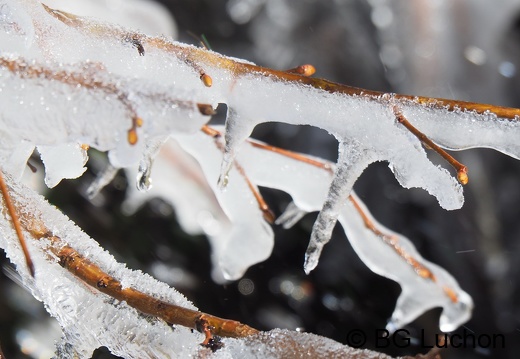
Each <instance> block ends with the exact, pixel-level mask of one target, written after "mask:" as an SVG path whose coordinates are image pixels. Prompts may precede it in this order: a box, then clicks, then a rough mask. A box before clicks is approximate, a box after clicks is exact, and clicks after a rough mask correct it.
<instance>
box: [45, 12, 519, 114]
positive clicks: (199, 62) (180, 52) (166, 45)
mask: <svg viewBox="0 0 520 359" xmlns="http://www.w3.org/2000/svg"><path fill="white" fill-rule="evenodd" d="M42 6H43V7H44V8H45V10H47V11H48V12H49V14H51V15H52V16H54V17H55V18H56V19H58V20H60V21H62V22H63V23H65V24H67V25H68V26H71V27H74V28H76V29H79V30H82V31H85V32H87V33H89V34H92V35H97V36H100V35H104V36H107V35H113V36H118V37H124V36H127V37H130V38H132V37H135V36H137V37H138V38H139V40H140V43H141V44H142V45H143V46H147V47H152V48H155V49H160V50H163V51H166V52H170V53H172V54H175V56H177V57H178V58H181V59H183V60H184V61H186V63H188V64H190V65H192V66H194V69H195V70H196V71H198V72H199V73H200V69H201V67H202V66H203V65H204V64H206V65H209V66H216V67H219V68H221V69H227V70H229V71H231V72H232V73H233V74H235V75H236V76H240V75H244V74H252V73H254V74H257V75H258V76H264V77H268V78H270V79H272V80H275V81H284V82H297V83H302V84H306V85H309V86H312V87H314V88H316V89H321V90H324V91H328V92H331V93H342V94H346V95H351V96H362V97H364V98H367V99H370V100H373V101H377V102H381V103H385V104H387V103H388V94H386V93H384V92H380V91H373V90H366V89H362V88H358V87H352V86H347V85H343V84H338V83H335V82H332V81H328V80H325V79H320V78H313V77H310V76H308V75H307V73H306V72H305V71H303V72H302V69H300V70H298V71H292V70H288V71H280V70H273V69H270V68H266V67H262V66H257V65H254V64H251V63H246V62H239V61H235V60H234V59H231V58H228V57H225V56H223V55H220V54H218V53H216V52H213V51H208V50H206V49H204V48H198V47H193V46H185V45H180V44H178V43H174V42H171V41H168V40H166V39H164V38H161V37H150V36H145V35H141V34H138V33H135V32H131V31H128V32H126V31H121V30H118V29H116V28H110V27H108V26H106V25H103V24H95V25H94V23H90V22H88V21H84V20H83V19H82V18H81V17H79V16H76V15H72V14H69V13H66V12H63V11H59V10H53V9H51V8H49V7H47V6H45V5H43V4H42ZM303 66H306V65H303ZM296 69H298V68H296ZM201 75H202V73H201ZM392 96H393V99H395V100H398V101H408V102H410V103H415V104H417V105H420V106H428V107H432V108H437V109H445V110H447V111H461V110H462V111H471V112H475V113H478V114H486V113H492V114H495V115H496V116H498V117H500V118H504V119H509V120H518V119H519V118H520V109H516V108H510V107H502V106H495V105H488V104H482V103H475V102H468V101H457V100H449V99H442V98H434V97H422V96H411V95H400V94H393V95H392Z"/></svg>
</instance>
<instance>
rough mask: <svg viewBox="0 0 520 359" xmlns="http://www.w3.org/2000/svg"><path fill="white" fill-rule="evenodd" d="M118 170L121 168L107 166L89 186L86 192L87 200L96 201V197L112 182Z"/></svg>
mask: <svg viewBox="0 0 520 359" xmlns="http://www.w3.org/2000/svg"><path fill="white" fill-rule="evenodd" d="M118 170H119V168H117V167H114V166H112V165H111V164H107V166H106V167H105V168H104V169H103V171H102V172H100V173H99V174H98V175H97V177H96V179H95V180H94V181H92V183H91V184H90V185H89V186H88V188H87V190H86V192H85V194H86V196H87V198H88V199H89V200H92V199H94V197H96V196H97V195H98V194H99V192H101V190H102V189H103V188H105V186H106V185H108V184H109V183H110V182H112V180H113V179H114V177H115V176H116V174H117V171H118Z"/></svg>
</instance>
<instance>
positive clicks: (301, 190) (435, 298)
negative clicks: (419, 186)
mask: <svg viewBox="0 0 520 359" xmlns="http://www.w3.org/2000/svg"><path fill="white" fill-rule="evenodd" d="M216 128H217V129H219V127H216ZM173 137H174V139H175V141H176V142H177V143H178V144H179V145H180V146H181V147H182V148H183V149H184V150H185V151H186V152H188V153H189V154H190V155H192V156H193V157H194V158H196V159H197V160H198V161H200V165H201V166H202V168H203V169H204V172H205V174H206V176H207V177H208V178H216V177H217V176H218V175H219V168H218V164H219V163H220V160H221V159H222V156H223V153H222V150H221V149H220V148H219V147H218V146H217V145H216V143H215V141H221V139H214V138H213V137H211V136H208V135H206V134H203V133H202V132H199V133H195V134H192V135H175V136H173ZM171 146H173V147H175V146H176V144H175V142H170V143H169V144H167V145H166V149H165V151H167V149H168V148H169V147H171ZM166 154H167V153H163V154H162V155H161V156H159V157H158V161H161V163H162V164H165V163H164V162H163V161H164V158H163V157H164V156H165V155H166ZM180 156H182V154H181V153H178V157H180ZM307 158H310V159H313V160H315V161H317V162H319V163H321V164H322V165H323V166H321V167H320V166H316V165H313V164H309V163H307V162H304V161H301V160H297V159H294V158H291V157H288V156H287V155H283V154H280V153H277V152H273V151H270V150H266V149H265V148H262V147H259V146H255V143H254V142H250V141H248V142H246V143H244V144H243V145H242V146H241V147H240V151H239V153H238V155H237V158H236V161H237V163H239V164H240V165H241V166H242V167H243V168H244V172H245V173H246V174H247V176H248V177H249V178H250V179H251V180H252V181H253V182H254V183H256V184H258V185H260V186H263V187H269V188H274V189H278V190H282V191H284V192H286V193H288V194H290V195H291V197H292V198H293V203H292V204H291V205H289V207H288V208H287V210H286V212H285V213H284V214H283V215H282V216H281V217H280V218H279V219H278V220H277V222H278V223H280V224H284V226H286V227H289V226H291V225H292V224H294V222H296V221H297V220H298V219H299V218H301V216H302V215H303V214H305V213H307V212H315V211H319V210H320V208H321V206H322V203H323V201H324V200H325V198H326V197H327V192H328V188H329V185H330V182H331V180H332V172H331V171H332V170H333V169H334V164H332V163H328V162H326V161H323V160H318V159H314V158H312V157H308V156H307ZM161 168H162V169H161V170H160V171H161V175H155V173H154V178H156V179H157V181H156V182H159V183H161V184H160V185H161V187H162V186H164V184H163V183H164V182H165V181H168V178H169V176H164V174H165V172H167V171H171V170H172V169H171V168H172V167H171V165H170V166H161ZM163 177H164V178H165V180H163V179H162V178H163ZM230 181H232V183H233V186H231V184H230V186H229V190H232V189H233V187H234V185H235V184H237V185H238V186H239V183H243V178H242V177H240V176H239V175H238V174H237V173H236V172H235V171H233V170H232V171H231V172H230ZM309 188H312V191H309ZM177 191H179V189H177ZM244 191H245V192H243V195H246V193H247V192H248V190H247V188H245V189H244ZM172 192H175V190H174V189H172V188H170V189H168V190H165V191H158V192H156V193H155V194H154V193H153V191H152V193H150V194H149V195H151V196H154V195H158V194H159V193H161V194H162V196H163V198H165V199H167V200H169V201H170V202H171V203H172V204H173V205H174V206H175V207H176V208H177V210H178V211H179V212H184V210H187V211H188V212H189V213H194V212H196V211H197V210H198V211H199V212H201V211H207V207H198V205H199V202H190V203H183V202H178V201H177V196H176V195H174V194H172ZM249 193H250V191H249ZM215 194H216V196H217V199H218V201H219V204H220V206H221V207H222V209H223V210H224V212H225V213H230V212H231V213H233V211H236V209H237V208H240V205H239V204H238V203H237V200H239V201H243V202H244V203H243V204H242V206H249V207H250V211H256V216H253V215H250V217H248V221H251V222H252V223H257V222H259V223H258V224H253V225H251V224H250V225H251V226H252V228H253V226H258V227H260V228H261V227H262V224H261V223H263V226H265V225H266V223H265V221H264V219H263V218H262V214H261V211H260V210H259V209H258V204H257V203H256V202H255V201H253V200H251V199H250V197H251V195H249V198H248V197H245V198H244V199H241V198H240V196H236V195H235V194H233V196H231V197H227V196H226V194H227V191H226V192H220V191H215ZM237 194H238V193H237ZM199 196H200V195H199ZM352 196H353V200H352V201H350V200H348V201H346V203H344V205H343V206H342V207H341V209H340V213H339V221H340V223H341V225H342V226H343V228H344V230H345V232H346V234H347V237H348V239H349V241H350V243H351V244H352V246H353V248H354V249H355V251H356V252H357V254H358V255H359V256H360V258H361V259H362V260H363V262H364V263H365V264H366V265H367V266H368V267H369V268H370V269H371V270H372V271H373V272H375V273H377V274H379V275H382V276H385V277H387V278H390V279H392V280H394V281H396V282H398V283H399V284H400V285H401V287H402V293H401V296H400V297H399V299H398V301H397V305H396V308H395V310H394V313H393V315H392V318H391V321H390V323H389V324H388V328H389V329H394V328H401V327H402V326H404V325H406V324H407V323H410V322H411V321H413V320H414V319H415V318H417V317H418V316H419V315H421V314H422V313H424V312H425V311H427V310H429V309H432V308H435V307H442V308H443V309H444V310H443V313H442V315H441V318H440V328H441V329H442V330H443V331H452V330H455V329H456V328H457V327H459V326H460V325H461V324H463V323H464V322H466V321H467V320H468V319H469V318H470V315H471V311H472V309H473V302H472V300H471V298H470V297H469V295H468V294H467V293H465V292H464V291H463V290H462V289H460V287H459V285H458V284H457V282H456V280H455V279H454V278H453V277H452V276H451V275H450V274H449V273H447V272H446V271H445V270H444V269H442V268H440V267H438V266H437V265H435V264H434V263H431V262H429V261H427V260H425V259H424V258H422V256H421V255H420V254H419V253H418V252H417V250H416V249H415V248H414V246H413V244H412V243H411V242H410V241H409V239H407V238H405V237H403V236H401V235H399V234H397V233H395V232H392V231H391V230H389V229H387V228H385V227H384V226H382V225H381V224H379V223H378V222H377V221H376V220H375V219H374V218H372V217H371V215H370V212H369V211H368V209H367V208H365V207H364V205H363V204H362V202H361V200H360V199H359V198H357V197H356V196H355V194H352ZM132 197H134V198H137V197H138V196H137V194H134V195H132ZM194 198H197V197H196V196H195V197H194ZM228 198H229V199H228ZM232 198H234V199H232ZM141 200H143V198H142V197H141ZM354 203H356V204H354ZM356 206H358V207H359V208H356ZM241 211H244V209H239V210H238V211H237V212H236V213H241ZM361 213H363V215H364V216H366V217H367V218H368V220H369V221H370V222H371V223H372V224H373V225H374V227H375V228H377V230H378V231H380V232H381V233H383V234H384V235H382V234H379V233H375V232H374V230H373V229H371V228H369V227H367V224H366V223H365V220H364V218H363V216H362V215H361ZM229 218H230V221H231V224H232V227H233V226H237V227H239V228H242V227H244V226H246V225H247V223H241V222H242V221H244V217H241V216H233V215H232V216H230V217H229ZM232 227H231V228H232ZM269 234H270V235H271V236H272V233H269ZM269 234H268V233H265V232H262V231H259V230H250V231H249V232H248V233H247V235H244V234H243V233H241V232H238V231H237V232H233V231H230V230H229V229H228V230H226V229H223V230H222V231H219V232H217V233H213V234H212V235H208V237H209V238H210V241H211V244H212V249H213V257H214V258H213V260H214V265H215V270H221V271H223V274H224V278H226V279H236V278H239V277H240V276H241V275H242V274H243V272H245V270H246V269H247V268H248V267H249V266H251V265H253V264H255V263H257V262H259V261H262V260H263V259H264V255H265V252H259V251H258V249H256V248H255V247H256V246H258V245H259V244H260V243H261V244H260V246H264V247H268V248H269V251H270V246H272V238H270V237H269V236H268V235H269ZM391 241H393V243H390V242H391ZM238 242H241V243H242V247H238V246H236V245H233V243H238ZM230 244H232V245H230ZM399 250H401V251H402V253H401V254H399V253H398V251H399ZM405 256H408V257H410V258H413V259H414V260H415V261H417V262H418V263H419V264H420V265H416V266H414V265H412V264H411V263H410V260H409V261H408V262H407V260H406V259H405ZM232 269H234V271H232ZM421 270H424V271H426V272H428V271H429V272H431V274H429V275H428V276H425V275H424V274H423V275H422V276H421V273H420V272H421ZM216 276H217V277H218V273H216ZM433 278H434V279H433ZM455 297H456V298H455Z"/></svg>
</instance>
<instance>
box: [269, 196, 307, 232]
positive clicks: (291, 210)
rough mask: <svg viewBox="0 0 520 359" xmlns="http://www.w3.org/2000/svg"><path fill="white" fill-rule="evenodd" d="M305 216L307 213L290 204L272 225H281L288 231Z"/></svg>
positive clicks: (292, 203) (294, 204)
mask: <svg viewBox="0 0 520 359" xmlns="http://www.w3.org/2000/svg"><path fill="white" fill-rule="evenodd" d="M306 214H307V212H305V211H303V210H301V209H300V208H299V207H298V206H297V205H296V203H294V202H290V203H289V204H288V205H287V208H286V209H285V211H284V212H283V213H282V215H281V216H280V217H278V218H277V219H276V221H275V222H274V223H275V224H278V225H282V226H283V228H285V229H289V228H291V227H292V226H294V225H295V224H296V223H297V222H298V221H299V220H300V219H302V217H303V216H305V215H306Z"/></svg>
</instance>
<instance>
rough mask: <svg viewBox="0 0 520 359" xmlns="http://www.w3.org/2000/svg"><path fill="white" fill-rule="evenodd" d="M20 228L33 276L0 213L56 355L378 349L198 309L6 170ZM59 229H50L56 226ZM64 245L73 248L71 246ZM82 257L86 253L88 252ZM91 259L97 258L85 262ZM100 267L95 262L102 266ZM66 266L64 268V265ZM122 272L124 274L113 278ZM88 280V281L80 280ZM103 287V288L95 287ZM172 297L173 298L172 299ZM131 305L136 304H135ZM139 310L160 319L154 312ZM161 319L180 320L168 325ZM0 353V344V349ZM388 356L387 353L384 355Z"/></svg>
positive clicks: (311, 353) (0, 235) (354, 353)
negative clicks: (49, 318)
mask: <svg viewBox="0 0 520 359" xmlns="http://www.w3.org/2000/svg"><path fill="white" fill-rule="evenodd" d="M6 183H7V185H8V189H9V193H10V194H11V195H12V197H13V200H14V203H15V205H16V208H17V210H18V212H20V213H21V214H22V217H21V222H22V226H23V229H24V232H25V234H26V235H27V236H28V237H31V238H33V240H32V241H31V244H30V247H31V248H30V249H31V253H32V254H33V255H34V258H35V265H36V266H35V268H36V276H35V277H34V278H33V277H30V276H29V275H28V273H27V272H26V271H24V270H21V269H20V267H19V266H20V265H21V264H22V263H23V259H24V257H23V254H22V253H21V251H20V250H19V248H18V246H17V244H16V242H15V241H13V237H14V235H13V233H12V232H14V231H12V230H11V229H10V228H8V227H9V226H8V225H6V224H8V223H9V221H10V218H7V217H6V215H5V213H4V212H3V211H2V215H1V216H0V247H2V248H4V249H5V250H6V253H7V255H8V257H9V258H10V260H11V261H12V262H13V263H14V264H15V265H17V267H18V272H19V274H20V276H21V281H22V282H23V284H24V285H25V286H26V287H27V288H28V289H29V290H30V291H31V292H32V293H33V295H34V296H35V297H36V298H38V299H40V300H41V301H43V302H44V303H45V306H46V309H47V310H48V311H49V312H50V313H51V314H52V315H53V316H55V317H56V318H57V319H58V321H59V323H60V325H61V326H62V329H63V331H64V337H63V340H64V342H62V343H58V344H57V346H58V352H57V353H56V355H57V358H64V359H65V358H67V359H68V358H70V357H79V358H87V357H90V356H91V354H92V351H93V350H94V349H96V348H98V347H100V346H106V347H107V348H108V349H109V350H110V351H111V352H112V353H113V354H115V355H119V356H122V357H125V358H129V359H130V358H135V359H137V358H154V359H157V358H165V359H166V358H169V359H171V358H185V357H192V356H196V357H198V356H200V355H203V356H204V357H214V358H216V359H218V358H252V357H256V356H262V357H266V358H267V357H273V358H287V357H293V356H297V357H302V358H303V357H309V358H311V357H315V356H319V357H324V356H331V355H332V356H338V355H340V356H344V355H348V356H349V357H351V358H360V359H364V358H370V357H373V356H376V355H377V357H379V358H383V357H384V358H386V356H384V355H382V354H379V353H375V352H370V351H367V350H365V349H363V350H360V349H354V348H350V347H348V346H344V345H342V344H340V343H337V342H334V341H333V340H330V339H327V338H323V337H320V336H317V335H314V334H308V333H299V332H293V331H289V330H274V331H271V332H258V331H256V330H254V329H252V328H250V327H248V326H245V325H243V324H240V323H238V322H235V321H232V320H225V319H221V318H216V317H213V316H211V315H207V314H204V313H201V312H198V311H197V310H196V308H195V307H193V305H192V304H191V303H189V302H187V301H186V299H185V298H183V297H182V296H181V295H180V294H179V293H177V292H176V291H175V290H174V289H173V288H169V287H168V286H166V285H165V284H163V283H160V282H157V281H156V280H154V279H153V278H151V277H149V276H147V275H146V274H143V273H141V272H139V271H137V272H136V271H131V270H129V269H127V268H126V267H125V266H124V265H121V264H119V263H116V262H115V260H114V258H113V257H112V256H110V255H109V254H108V253H107V252H105V251H103V249H102V248H100V247H99V246H98V244H97V243H96V242H95V241H94V240H92V239H90V238H89V237H88V236H86V235H85V234H84V233H83V232H81V230H79V229H78V228H77V227H75V226H74V225H73V224H72V223H71V222H70V221H68V219H67V218H66V217H65V216H64V215H63V214H61V213H60V212H59V211H58V210H56V209H55V208H54V207H52V206H50V205H49V204H48V203H46V202H45V200H44V199H43V198H42V197H41V196H39V195H37V194H35V193H34V192H32V191H31V190H29V189H28V188H25V187H24V186H22V185H20V184H17V183H14V181H13V179H12V178H11V177H10V176H7V177H6ZM58 233H60V236H62V237H58V236H57V235H56V234H58ZM72 246H75V247H77V248H80V251H81V252H83V253H84V254H81V253H79V252H78V251H77V250H75V249H73V247H72ZM89 258H92V260H90V259H89ZM93 260H95V261H96V263H99V266H98V265H97V264H95V263H94V262H93ZM102 267H103V269H102ZM65 270H67V271H65ZM116 276H122V277H124V282H121V281H118V280H117V279H115V277H116ZM84 284H88V285H89V286H90V287H87V286H85V285H84ZM102 293H105V294H102ZM172 303H175V304H172ZM135 309H138V310H139V311H140V312H137V311H136V310H135ZM142 313H146V314H149V315H152V316H154V317H159V318H162V319H164V320H165V322H163V321H161V320H154V319H152V318H151V317H145V316H143V314H142ZM167 323H176V324H180V325H181V326H178V325H177V326H176V327H175V328H174V329H172V328H170V327H169V326H168V325H167ZM200 325H202V326H203V327H202V330H203V331H205V332H206V338H205V340H204V342H203V343H204V344H205V346H206V347H208V348H210V349H211V345H206V344H211V343H206V340H207V339H208V336H207V334H208V332H209V335H210V338H211V337H212V336H213V335H225V336H228V337H230V338H224V339H222V343H223V346H220V345H218V346H216V347H213V350H215V349H216V348H219V349H218V350H216V352H215V353H212V352H211V351H210V349H205V348H204V347H201V346H200V343H201V342H202V340H203V336H201V335H200V334H198V333H196V332H195V333H194V332H193V331H190V330H188V329H185V328H184V326H186V327H195V328H196V329H201V328H200V327H199V326H200ZM0 354H1V352H0ZM388 358H389V357H388Z"/></svg>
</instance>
